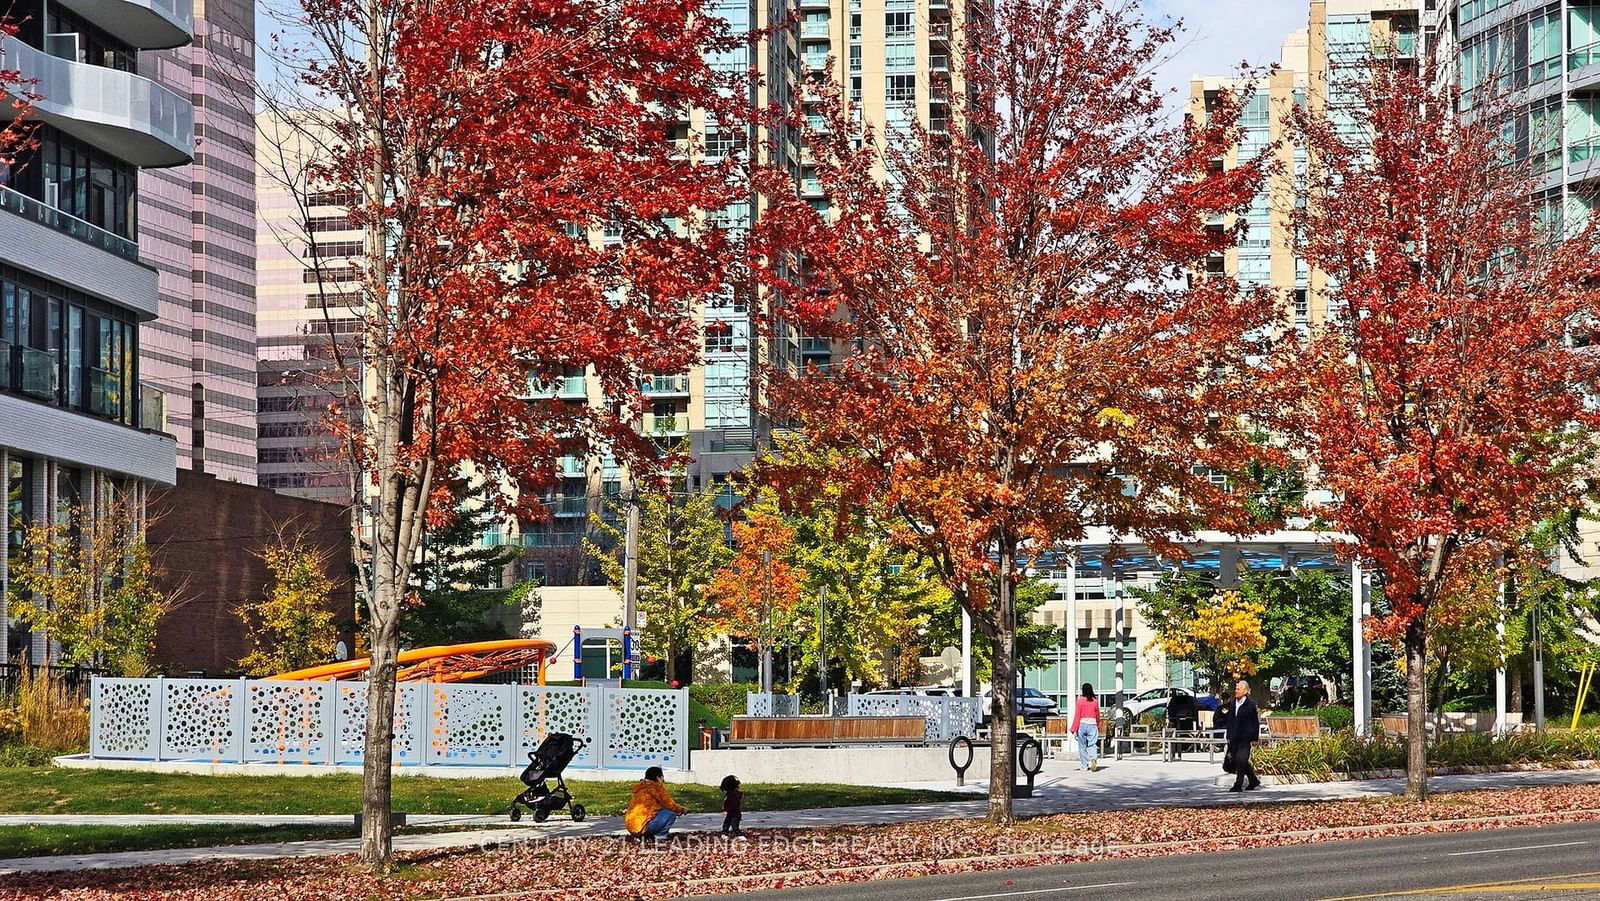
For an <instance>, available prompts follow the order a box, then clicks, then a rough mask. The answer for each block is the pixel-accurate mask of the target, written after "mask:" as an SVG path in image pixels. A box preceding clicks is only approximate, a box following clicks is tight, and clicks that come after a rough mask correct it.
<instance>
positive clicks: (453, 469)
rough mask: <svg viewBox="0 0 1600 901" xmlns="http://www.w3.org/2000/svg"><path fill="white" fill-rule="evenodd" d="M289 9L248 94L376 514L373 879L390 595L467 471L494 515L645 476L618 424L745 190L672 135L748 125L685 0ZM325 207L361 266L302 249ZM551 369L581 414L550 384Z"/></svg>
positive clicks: (371, 621) (474, 0)
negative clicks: (336, 316)
mask: <svg viewBox="0 0 1600 901" xmlns="http://www.w3.org/2000/svg"><path fill="white" fill-rule="evenodd" d="M288 15H289V18H290V19H291V21H289V22H287V23H286V27H285V29H284V35H285V37H284V40H285V41H289V42H291V43H290V44H289V45H288V46H286V47H284V48H280V55H283V56H285V57H287V59H286V61H285V62H284V63H283V64H284V65H288V66H293V67H295V68H296V69H297V71H296V73H295V74H297V75H298V78H297V79H295V80H294V83H293V84H292V85H290V86H284V85H283V83H282V82H280V84H279V85H278V87H277V88H276V89H275V88H273V87H272V86H264V89H263V92H262V93H263V97H264V98H265V99H266V101H267V102H268V103H270V105H271V108H272V111H273V112H274V113H276V114H278V117H279V118H280V119H282V120H283V121H284V122H286V123H289V124H290V126H291V127H292V128H294V129H295V133H294V135H293V138H294V141H295V142H296V143H297V144H298V145H303V146H304V147H305V148H306V149H305V152H304V154H303V157H304V158H306V159H309V160H310V163H309V165H306V166H302V167H298V168H291V169H290V171H287V172H285V173H283V174H282V180H283V181H284V182H285V183H286V186H287V187H288V188H289V189H290V190H291V193H292V194H293V197H294V199H295V201H296V205H297V206H298V207H299V209H300V212H301V214H302V216H303V218H304V220H305V221H303V222H301V223H298V224H297V225H298V226H299V227H300V230H301V231H302V233H303V237H304V241H305V246H306V250H305V254H306V257H307V258H308V259H310V260H311V261H312V263H313V267H312V271H313V272H314V273H315V274H316V276H317V278H318V280H319V281H318V287H319V289H320V290H321V292H322V301H323V303H322V304H321V306H322V307H323V308H324V309H326V310H340V309H348V310H349V312H348V313H345V314H344V315H342V316H341V317H340V321H338V322H329V323H327V324H328V325H329V327H330V330H331V329H332V326H333V325H338V326H339V327H340V328H339V329H338V330H337V332H335V333H336V334H344V335H349V336H350V338H349V340H348V341H336V342H332V343H331V344H330V350H331V352H333V353H335V354H338V355H340V357H341V358H340V359H339V360H338V364H339V365H338V366H337V367H336V371H338V372H342V373H351V374H352V375H351V378H352V379H353V383H352V384H351V385H350V390H349V391H348V392H347V394H348V396H350V397H351V398H353V399H354V405H355V406H356V407H357V410H356V411H354V414H353V415H341V414H337V411H336V415H335V416H333V417H332V423H331V425H332V426H333V427H335V428H336V429H338V430H339V432H340V434H341V435H342V436H343V437H344V439H345V442H346V445H347V448H346V450H347V453H348V457H349V459H350V461H351V463H352V466H353V467H354V468H355V469H356V471H357V473H358V474H359V476H360V478H359V479H358V480H356V482H355V484H356V485H357V486H358V488H357V500H358V502H360V503H361V504H362V506H363V507H365V508H366V509H367V510H368V511H369V516H370V519H369V521H368V522H365V523H363V524H362V525H363V526H364V527H369V528H364V529H363V533H364V535H365V540H366V541H368V542H370V545H369V547H370V552H371V559H370V561H367V563H368V565H367V566H366V567H364V571H363V573H362V575H363V577H364V579H363V581H364V585H363V589H364V591H363V596H364V601H365V605H364V606H365V609H364V610H363V613H364V616H365V622H366V624H367V632H368V640H369V644H370V647H371V659H372V666H371V668H370V671H369V675H368V694H367V716H366V732H365V744H364V747H363V752H362V753H363V783H362V785H363V788H362V844H361V849H362V850H361V854H362V859H363V861H364V862H365V863H367V864H368V865H370V866H372V867H375V868H381V867H385V866H387V864H388V863H389V860H390V856H391V850H392V848H391V840H390V839H391V832H390V830H391V825H390V800H391V791H390V789H391V775H392V772H393V768H392V766H391V763H392V757H393V731H394V730H393V728H392V725H391V724H392V723H393V718H394V706H395V704H394V702H395V673H396V656H397V654H398V651H399V647H400V635H401V632H400V621H401V618H402V616H403V602H404V600H405V598H406V597H407V595H408V593H409V592H408V585H409V583H410V579H411V575H412V570H413V567H414V566H415V565H416V563H417V560H418V559H419V547H420V546H421V544H422V542H423V536H424V534H425V533H426V532H427V530H428V529H430V528H438V527H440V526H442V525H443V524H445V523H446V522H448V521H449V520H450V519H451V518H452V517H453V516H454V515H455V513H456V509H455V508H456V505H455V498H454V495H453V492H451V491H450V490H449V486H450V484H451V483H452V481H454V480H456V479H459V478H462V477H463V476H466V475H473V476H475V477H478V478H481V482H482V484H483V485H484V486H485V490H486V491H488V492H489V493H490V497H489V498H488V500H489V501H490V502H491V503H492V504H493V505H494V506H495V507H496V509H497V511H498V512H501V513H504V514H506V515H508V516H509V515H512V514H516V515H519V516H522V517H526V518H529V519H537V518H540V517H541V516H543V515H545V514H547V513H548V511H547V510H545V509H544V508H543V507H542V505H541V503H540V500H539V498H540V497H541V496H544V495H547V494H548V493H549V492H550V491H551V490H553V488H554V487H555V486H557V485H558V484H559V469H558V462H559V460H560V459H561V458H562V457H563V456H571V457H577V458H580V459H583V458H591V457H597V456H599V455H600V454H601V453H609V454H611V455H612V456H613V458H614V459H616V460H617V461H618V462H619V463H620V464H622V465H623V466H625V467H626V468H628V469H629V470H630V471H632V472H633V473H636V474H647V475H645V476H642V477H644V478H648V477H649V476H648V474H651V473H659V472H661V471H662V467H661V464H660V460H659V450H658V448H657V447H656V446H655V445H654V444H653V443H652V442H651V441H650V439H648V438H647V437H645V436H643V435H640V434H639V432H638V430H637V428H636V427H635V424H636V422H637V421H638V420H639V419H640V418H641V417H642V415H643V413H644V411H645V410H647V409H648V405H647V403H646V401H645V399H644V397H643V394H642V392H641V391H640V385H641V384H642V383H643V382H645V381H646V380H647V379H648V377H649V376H650V375H652V374H655V373H665V374H670V373H680V372H684V371H686V370H687V369H688V367H689V366H690V365H691V364H693V363H694V362H695V360H696V359H697V356H698V352H699V347H700V337H701V336H700V325H699V321H698V318H697V311H698V310H699V309H700V308H701V307H702V306H704V305H705V304H707V303H709V302H711V301H712V300H713V299H715V298H716V297H719V296H721V295H722V294H723V293H724V291H725V287H726V283H727V279H726V268H727V267H726V264H727V262H728V261H729V259H730V252H729V242H728V241H727V240H726V237H727V234H728V233H727V231H726V230H724V229H722V228H720V227H719V226H718V225H717V224H716V222H715V221H713V217H714V214H715V213H717V212H718V211H721V210H723V209H726V208H727V206H728V205H729V204H730V203H731V202H734V201H736V200H740V199H744V198H745V197H746V196H747V195H748V185H747V184H745V183H743V179H742V176H741V172H740V166H741V163H740V160H739V154H725V155H723V156H721V157H720V158H719V159H717V160H708V159H707V157H706V155H705V154H704V153H702V152H700V150H701V148H700V147H699V146H698V142H699V140H700V139H697V138H692V137H690V136H689V135H687V134H685V133H684V129H683V126H682V123H683V121H684V120H685V119H686V118H687V117H688V116H689V114H690V113H691V112H692V111H703V112H704V113H705V115H706V116H707V117H708V118H711V119H713V120H714V121H717V122H720V123H723V124H724V125H737V123H740V122H744V121H746V120H747V119H746V117H747V116H748V113H749V110H748V109H747V105H748V99H747V98H748V95H749V85H748V75H747V73H746V72H745V71H744V70H743V69H742V68H740V67H728V66H725V65H723V64H722V63H720V62H718V60H720V58H721V57H722V56H724V55H734V56H737V55H738V54H739V53H741V52H743V53H748V52H749V43H748V41H749V37H748V36H747V35H734V34H730V32H729V26H728V22H727V21H726V20H725V19H722V18H719V17H717V16H715V15H713V14H712V11H711V10H710V9H709V7H708V5H707V4H706V3H704V2H703V0H620V2H619V3H615V4H612V3H606V4H596V3H590V2H586V0H537V2H530V0H470V2H468V0H427V2H422V0H300V2H299V9H298V10H296V11H295V12H294V13H292V14H288ZM286 158H290V157H289V156H288V155H286ZM292 158H295V159H298V158H301V157H300V156H299V155H294V156H293V157H292ZM328 195H332V196H334V197H336V198H341V199H339V200H335V201H333V202H334V203H336V204H337V205H338V206H340V207H344V208H347V209H348V214H347V215H346V216H345V217H344V218H345V219H346V220H347V221H345V222H341V223H338V224H340V225H345V226H347V227H349V228H352V229H359V230H360V231H361V232H362V241H361V242H360V247H359V250H358V251H357V252H354V253H351V252H348V250H349V249H348V248H341V249H340V250H339V251H338V252H337V253H335V252H334V251H333V250H332V249H331V248H325V247H324V248H323V249H320V250H319V247H320V246H321V245H319V243H318V242H319V236H318V232H319V225H325V224H326V220H327V218H329V214H328V213H327V212H326V211H325V210H324V211H323V212H321V213H320V216H313V215H312V212H313V208H314V207H317V206H324V207H325V206H326V205H327V204H328V203H330V201H329V200H328V199H327V197H328ZM333 218H337V217H333ZM326 257H337V258H339V259H340V262H339V264H338V265H336V266H329V265H327V264H326V263H324V262H318V261H319V260H322V259H323V258H326ZM328 316H329V317H330V319H331V318H332V316H333V314H332V313H329V314H328ZM346 356H348V357H349V359H345V358H344V357H346ZM568 373H582V374H584V375H585V376H586V377H587V378H588V379H590V382H589V384H591V385H592V386H593V387H592V388H591V391H592V392H594V393H595V395H596V402H595V403H593V404H576V403H567V402H566V401H564V400H562V399H561V398H560V397H559V396H556V394H557V392H555V391H553V390H551V389H552V388H553V387H554V386H555V385H556V384H558V383H559V382H560V380H561V379H562V378H564V377H565V376H566V375H567V374H568Z"/></svg>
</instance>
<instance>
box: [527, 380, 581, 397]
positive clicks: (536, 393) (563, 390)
mask: <svg viewBox="0 0 1600 901" xmlns="http://www.w3.org/2000/svg"><path fill="white" fill-rule="evenodd" d="M588 396H589V388H588V384H587V382H585V381H584V377H583V376H581V375H564V376H562V377H561V378H559V379H556V381H555V383H554V384H552V385H548V386H540V384H539V383H538V381H536V380H535V379H534V378H533V377H532V376H530V377H529V378H528V397H530V398H546V399H548V398H552V397H559V398H561V399H562V400H583V399H584V398H587V397H588Z"/></svg>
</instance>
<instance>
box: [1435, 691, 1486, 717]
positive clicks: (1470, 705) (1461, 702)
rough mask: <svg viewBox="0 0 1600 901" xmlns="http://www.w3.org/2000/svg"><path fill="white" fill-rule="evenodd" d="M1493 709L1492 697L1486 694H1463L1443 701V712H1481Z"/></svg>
mask: <svg viewBox="0 0 1600 901" xmlns="http://www.w3.org/2000/svg"><path fill="white" fill-rule="evenodd" d="M1493 709H1494V699H1493V698H1491V697H1489V696H1488V695H1465V696H1463V697H1459V698H1451V699H1450V700H1448V701H1445V702H1444V712H1445V713H1482V712H1483V711H1485V710H1493Z"/></svg>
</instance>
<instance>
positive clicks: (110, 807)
mask: <svg viewBox="0 0 1600 901" xmlns="http://www.w3.org/2000/svg"><path fill="white" fill-rule="evenodd" d="M567 785H568V786H570V787H571V789H572V794H573V796H574V797H575V798H576V799H577V800H578V801H580V802H582V803H583V805H584V806H585V807H587V808H588V809H589V811H590V813H592V814H596V815H606V814H620V813H622V810H623V808H624V807H625V806H626V805H627V803H628V796H629V793H630V791H631V790H632V787H633V784H632V783H631V782H582V781H569V782H568V783H567ZM668 788H669V789H670V791H671V792H672V795H673V797H674V798H676V799H677V800H678V802H679V803H680V804H683V805H684V806H685V807H688V808H689V809H690V810H691V811H699V812H715V811H717V810H720V809H721V807H722V793H721V792H719V791H717V788H716V786H712V785H675V784H669V786H668ZM521 789H522V783H520V782H518V781H517V780H516V779H511V778H506V779H441V778H437V777H432V776H397V777H395V780H394V809H395V810H397V811H403V812H405V813H473V814H499V813H504V812H505V811H506V809H507V807H508V806H510V804H511V799H512V798H513V797H515V796H516V794H517V792H519V791H520V790H521ZM744 793H745V799H744V803H745V809H747V810H803V809H806V808H813V807H851V806H856V805H861V804H910V803H920V802H928V801H939V800H971V799H972V797H973V796H972V795H963V794H958V793H954V792H936V791H922V790H920V789H898V788H877V787H873V786H864V785H758V784H754V783H751V784H747V785H745V786H744ZM360 798H361V777H360V775H359V774H355V773H351V774H349V775H345V774H340V775H336V776H304V777H302V776H194V775H188V774H176V773H171V774H169V773H130V772H121V771H115V770H74V769H65V768H55V767H47V768H42V769H25V768H20V767H18V768H0V813H174V814H176V813H262V814H325V813H332V814H343V813H355V812H356V811H357V810H359V809H360V807H361V801H360Z"/></svg>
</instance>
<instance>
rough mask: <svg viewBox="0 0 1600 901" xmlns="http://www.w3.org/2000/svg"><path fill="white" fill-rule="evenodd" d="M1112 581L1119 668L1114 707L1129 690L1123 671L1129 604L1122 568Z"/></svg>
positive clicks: (1117, 571) (1113, 625)
mask: <svg viewBox="0 0 1600 901" xmlns="http://www.w3.org/2000/svg"><path fill="white" fill-rule="evenodd" d="M1112 582H1113V585H1114V586H1115V591H1116V597H1115V602H1114V607H1113V615H1114V616H1115V617H1116V619H1117V621H1116V622H1115V623H1113V624H1112V627H1111V637H1112V640H1113V641H1114V642H1115V643H1116V661H1117V669H1116V680H1117V681H1116V685H1117V697H1116V701H1115V703H1114V704H1113V707H1120V706H1122V701H1123V699H1124V697H1125V695H1126V691H1127V677H1126V674H1125V673H1124V672H1123V664H1124V660H1125V658H1126V656H1127V654H1126V652H1125V650H1124V648H1123V642H1124V640H1125V639H1126V638H1127V637H1128V636H1127V612H1126V607H1125V605H1126V604H1127V599H1126V598H1125V597H1123V594H1122V570H1121V569H1117V570H1115V576H1114V577H1113V580H1112Z"/></svg>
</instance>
